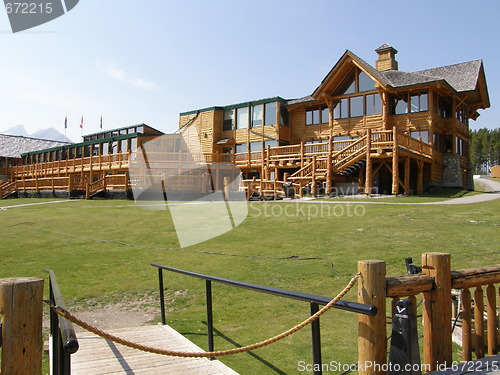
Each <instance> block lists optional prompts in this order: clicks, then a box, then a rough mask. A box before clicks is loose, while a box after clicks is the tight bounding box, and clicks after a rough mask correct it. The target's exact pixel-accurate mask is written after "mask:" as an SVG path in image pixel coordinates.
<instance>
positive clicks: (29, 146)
mask: <svg viewBox="0 0 500 375" xmlns="http://www.w3.org/2000/svg"><path fill="white" fill-rule="evenodd" d="M69 144H71V143H68V142H59V141H50V140H47V139H38V138H29V137H22V136H18V135H6V134H0V157H2V156H3V157H8V158H20V157H21V154H24V153H25V152H31V151H38V150H44V149H47V148H52V147H60V146H65V145H69Z"/></svg>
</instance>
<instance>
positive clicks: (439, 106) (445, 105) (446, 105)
mask: <svg viewBox="0 0 500 375" xmlns="http://www.w3.org/2000/svg"><path fill="white" fill-rule="evenodd" d="M434 111H435V112H436V114H437V115H439V116H440V117H442V118H450V117H451V102H450V100H449V99H448V98H445V97H443V96H441V95H439V94H435V95H434Z"/></svg>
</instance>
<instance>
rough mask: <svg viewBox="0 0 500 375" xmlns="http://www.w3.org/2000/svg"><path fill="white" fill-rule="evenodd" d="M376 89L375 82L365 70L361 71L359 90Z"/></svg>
mask: <svg viewBox="0 0 500 375" xmlns="http://www.w3.org/2000/svg"><path fill="white" fill-rule="evenodd" d="M374 89H375V82H374V81H373V79H371V78H370V77H369V76H368V75H367V74H366V73H365V72H363V71H360V72H359V75H358V92H365V91H372V90H374Z"/></svg>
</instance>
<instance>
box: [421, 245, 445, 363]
mask: <svg viewBox="0 0 500 375" xmlns="http://www.w3.org/2000/svg"><path fill="white" fill-rule="evenodd" d="M422 273H423V274H424V275H427V276H430V277H433V278H434V288H433V289H432V290H431V291H429V292H425V293H423V295H424V300H423V302H424V303H423V306H424V307H423V320H424V363H425V364H428V365H429V366H430V371H435V370H436V369H437V365H438V364H439V365H444V366H446V367H448V366H451V364H452V352H451V260H450V254H444V253H427V254H422Z"/></svg>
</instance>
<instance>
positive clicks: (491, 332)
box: [486, 284, 497, 355]
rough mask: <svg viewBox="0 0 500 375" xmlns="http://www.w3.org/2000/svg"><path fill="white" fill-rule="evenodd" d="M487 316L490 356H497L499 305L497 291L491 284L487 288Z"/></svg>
mask: <svg viewBox="0 0 500 375" xmlns="http://www.w3.org/2000/svg"><path fill="white" fill-rule="evenodd" d="M486 298H487V307H486V311H487V316H488V355H495V354H497V314H496V310H497V303H496V290H495V287H494V286H493V285H492V284H490V285H488V287H487V288H486Z"/></svg>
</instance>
